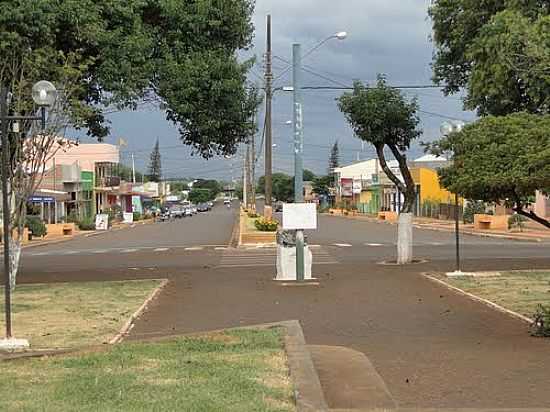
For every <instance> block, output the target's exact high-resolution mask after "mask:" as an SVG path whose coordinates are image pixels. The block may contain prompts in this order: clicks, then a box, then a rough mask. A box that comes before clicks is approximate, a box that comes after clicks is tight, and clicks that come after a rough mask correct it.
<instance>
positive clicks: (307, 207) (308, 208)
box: [283, 203, 317, 230]
mask: <svg viewBox="0 0 550 412" xmlns="http://www.w3.org/2000/svg"><path fill="white" fill-rule="evenodd" d="M283 229H285V230H296V229H317V205H316V204H315V203H285V204H283Z"/></svg>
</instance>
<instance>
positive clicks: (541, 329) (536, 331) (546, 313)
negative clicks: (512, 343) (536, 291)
mask: <svg viewBox="0 0 550 412" xmlns="http://www.w3.org/2000/svg"><path fill="white" fill-rule="evenodd" d="M531 335H533V336H539V337H546V338H548V337H550V306H543V305H539V306H538V307H537V311H536V312H535V316H534V322H533V325H532V326H531Z"/></svg>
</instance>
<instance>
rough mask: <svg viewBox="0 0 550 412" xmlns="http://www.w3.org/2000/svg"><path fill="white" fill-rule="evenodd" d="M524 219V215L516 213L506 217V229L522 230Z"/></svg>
mask: <svg viewBox="0 0 550 412" xmlns="http://www.w3.org/2000/svg"><path fill="white" fill-rule="evenodd" d="M526 221H527V218H526V217H525V216H522V215H518V214H517V213H516V214H515V215H512V216H510V217H509V218H508V229H519V230H520V231H523V228H524V227H525V222H526Z"/></svg>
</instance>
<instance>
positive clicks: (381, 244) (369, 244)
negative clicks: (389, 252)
mask: <svg viewBox="0 0 550 412" xmlns="http://www.w3.org/2000/svg"><path fill="white" fill-rule="evenodd" d="M365 246H373V247H380V246H384V244H383V243H365Z"/></svg>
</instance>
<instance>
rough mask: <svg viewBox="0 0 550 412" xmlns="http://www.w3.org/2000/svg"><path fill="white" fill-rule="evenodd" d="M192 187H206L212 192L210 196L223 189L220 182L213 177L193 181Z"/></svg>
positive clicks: (214, 195)
mask: <svg viewBox="0 0 550 412" xmlns="http://www.w3.org/2000/svg"><path fill="white" fill-rule="evenodd" d="M193 189H208V190H210V191H211V192H212V194H213V195H212V196H213V197H216V195H217V194H218V193H220V192H221V191H222V189H223V187H222V185H221V183H220V182H218V181H217V180H214V179H198V180H197V181H196V182H195V183H193Z"/></svg>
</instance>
